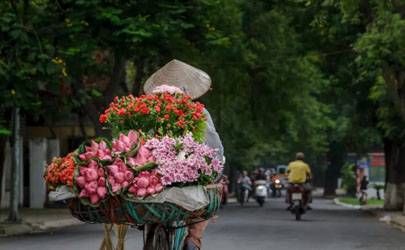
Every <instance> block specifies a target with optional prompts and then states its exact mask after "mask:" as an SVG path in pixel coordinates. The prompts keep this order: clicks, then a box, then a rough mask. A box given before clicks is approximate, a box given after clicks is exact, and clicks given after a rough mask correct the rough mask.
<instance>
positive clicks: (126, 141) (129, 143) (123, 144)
mask: <svg viewBox="0 0 405 250" xmlns="http://www.w3.org/2000/svg"><path fill="white" fill-rule="evenodd" d="M138 139H139V135H138V133H137V132H136V131H134V130H130V131H129V132H128V135H125V134H122V133H121V134H120V135H119V137H118V139H114V140H113V142H112V151H113V153H114V154H118V155H119V154H121V153H128V152H130V151H131V150H133V149H134V148H135V147H136V146H137V144H138V143H139V140H138Z"/></svg>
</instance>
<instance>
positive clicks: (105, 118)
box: [99, 114, 107, 123]
mask: <svg viewBox="0 0 405 250" xmlns="http://www.w3.org/2000/svg"><path fill="white" fill-rule="evenodd" d="M99 121H100V123H105V122H106V121H107V115H106V114H102V115H100V118H99Z"/></svg>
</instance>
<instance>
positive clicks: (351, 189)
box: [341, 163, 356, 196]
mask: <svg viewBox="0 0 405 250" xmlns="http://www.w3.org/2000/svg"><path fill="white" fill-rule="evenodd" d="M355 168H356V165H354V164H348V163H347V164H345V165H344V166H343V167H342V170H341V175H342V186H343V188H345V189H346V191H347V195H349V196H355V195H356V174H355V170H356V169H355Z"/></svg>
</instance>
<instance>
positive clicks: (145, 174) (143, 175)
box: [138, 171, 150, 178]
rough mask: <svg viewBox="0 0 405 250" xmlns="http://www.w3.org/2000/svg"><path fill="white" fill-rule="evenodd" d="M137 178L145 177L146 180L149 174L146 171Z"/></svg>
mask: <svg viewBox="0 0 405 250" xmlns="http://www.w3.org/2000/svg"><path fill="white" fill-rule="evenodd" d="M138 176H139V177H146V178H149V176H150V173H149V172H148V171H143V172H141V173H140V174H139V175H138Z"/></svg>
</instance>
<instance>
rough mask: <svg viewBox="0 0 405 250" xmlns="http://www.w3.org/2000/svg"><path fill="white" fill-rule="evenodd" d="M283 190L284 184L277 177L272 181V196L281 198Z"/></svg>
mask: <svg viewBox="0 0 405 250" xmlns="http://www.w3.org/2000/svg"><path fill="white" fill-rule="evenodd" d="M282 189H283V184H282V183H281V179H280V178H279V177H278V176H276V177H274V178H273V179H272V181H271V196H272V197H281V190H282Z"/></svg>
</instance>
